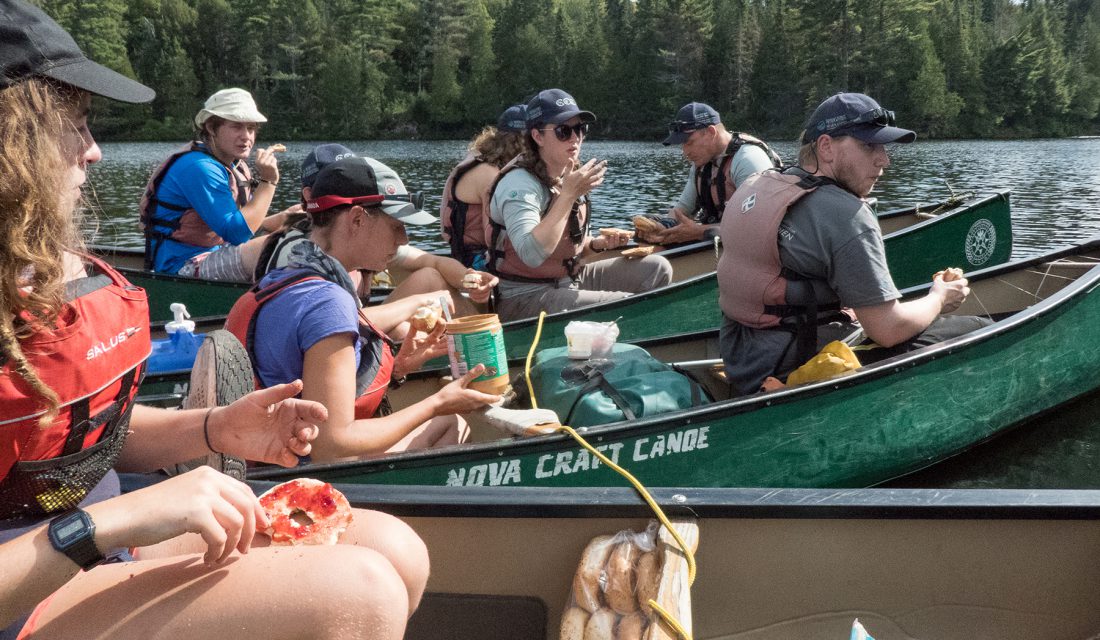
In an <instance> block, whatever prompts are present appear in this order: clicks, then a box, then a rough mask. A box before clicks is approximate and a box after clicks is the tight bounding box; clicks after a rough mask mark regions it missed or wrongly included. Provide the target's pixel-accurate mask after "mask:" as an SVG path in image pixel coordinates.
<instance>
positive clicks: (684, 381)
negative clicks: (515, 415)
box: [531, 344, 705, 427]
mask: <svg viewBox="0 0 1100 640" xmlns="http://www.w3.org/2000/svg"><path fill="white" fill-rule="evenodd" d="M566 351H567V348H566V347H559V348H556V349H546V350H544V351H541V352H539V353H538V354H537V355H536V356H535V359H534V362H533V363H532V365H531V386H532V388H533V389H534V391H535V398H536V400H537V401H538V406H539V407H544V408H547V409H553V410H554V411H555V412H556V413H557V414H558V417H559V418H560V419H561V421H562V424H566V425H569V426H571V427H590V426H593V425H598V424H607V423H610V422H618V421H620V420H634V419H636V418H643V417H648V416H654V415H658V414H661V413H667V412H669V411H676V410H678V409H687V408H690V407H694V406H698V405H700V404H702V403H703V401H704V397H705V392H704V390H703V388H702V387H701V386H700V385H699V384H698V383H696V382H695V381H694V380H692V379H691V378H689V377H688V376H686V375H684V374H683V373H680V372H679V371H676V370H675V369H673V368H672V367H671V366H670V365H667V364H665V363H663V362H661V361H659V360H657V359H656V358H654V357H653V356H651V355H649V353H648V352H646V350H645V349H642V348H641V347H636V346H634V345H630V344H616V345H615V346H614V348H613V350H612V353H611V357H610V358H607V359H606V360H571V359H570V358H569V357H568V356H566Z"/></svg>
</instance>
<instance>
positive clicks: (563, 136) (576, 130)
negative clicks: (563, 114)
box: [552, 122, 588, 142]
mask: <svg viewBox="0 0 1100 640" xmlns="http://www.w3.org/2000/svg"><path fill="white" fill-rule="evenodd" d="M552 131H553V132H554V136H556V137H557V139H558V140H561V141H562V142H565V141H566V140H568V139H570V138H572V137H573V134H576V135H577V137H578V138H584V137H585V136H587V135H588V123H587V122H581V123H578V124H575V125H573V126H569V125H567V124H559V125H558V126H556V127H554V128H553V129H552Z"/></svg>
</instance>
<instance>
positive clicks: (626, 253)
mask: <svg viewBox="0 0 1100 640" xmlns="http://www.w3.org/2000/svg"><path fill="white" fill-rule="evenodd" d="M656 250H657V245H655V244H650V245H646V246H644V247H632V248H630V249H623V250H622V252H621V253H620V254H619V255H621V256H622V257H624V258H644V257H646V256H648V255H649V254H651V253H653V252H654V251H656Z"/></svg>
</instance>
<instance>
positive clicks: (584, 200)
mask: <svg viewBox="0 0 1100 640" xmlns="http://www.w3.org/2000/svg"><path fill="white" fill-rule="evenodd" d="M522 157H523V156H517V157H516V158H514V159H513V160H512V161H511V162H509V163H508V164H506V165H505V166H504V168H503V169H501V170H500V173H499V174H498V175H497V177H496V179H495V180H493V184H492V186H491V187H490V188H489V193H490V194H492V193H495V192H496V189H497V185H499V184H500V181H501V179H502V178H504V176H505V175H507V174H508V173H509V172H511V171H513V170H515V169H518V168H520V167H519V166H518V164H517V161H519V160H520V159H521V158H522ZM557 197H558V194H557V191H556V190H555V189H551V190H550V200H549V202H547V203H546V206H545V207H543V209H542V211H540V212H539V216H540V217H546V213H547V212H548V211H550V209H551V207H553V206H554V200H555V199H556V198H557ZM486 213H488V212H486ZM591 213H592V212H591V207H590V204H589V199H588V196H587V195H585V196H581V197H580V198H578V199H577V200H576V201H575V202H574V203H573V208H572V210H571V211H570V212H569V224H568V225H567V227H566V232H565V233H564V234H562V237H561V239H560V240H558V244H557V246H555V247H554V250H553V251H552V252H551V253H550V255H549V257H547V258H546V260H544V261H543V263H542V264H540V265H538V266H537V267H531V266H528V265H527V264H526V263H525V262H524V261H523V260H521V259H520V257H519V254H518V253H516V248H515V247H514V246H513V245H512V240H511V239H510V238H509V237H508V233H507V230H506V229H505V227H504V225H503V224H501V223H499V222H497V221H496V220H493V219H492V216H488V215H487V216H486V219H488V220H489V224H490V225H491V227H492V247H493V250H492V256H491V259H490V260H489V265H488V271H489V272H490V273H492V274H493V275H495V276H498V277H500V278H502V279H504V280H513V281H516V282H545V283H555V282H558V281H559V280H561V279H562V278H573V277H575V276H576V275H577V273H579V272H580V268H581V265H580V260H579V257H580V254H581V251H582V250H583V249H584V242H585V239H586V238H587V237H588V229H589V224H590V222H591V219H592V218H591Z"/></svg>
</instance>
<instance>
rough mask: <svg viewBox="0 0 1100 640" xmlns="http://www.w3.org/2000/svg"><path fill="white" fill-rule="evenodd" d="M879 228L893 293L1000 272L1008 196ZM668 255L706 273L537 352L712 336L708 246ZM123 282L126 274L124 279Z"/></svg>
mask: <svg viewBox="0 0 1100 640" xmlns="http://www.w3.org/2000/svg"><path fill="white" fill-rule="evenodd" d="M880 220H882V221H883V222H882V225H883V227H884V229H889V230H890V231H891V232H890V233H888V234H887V235H886V236H885V245H886V253H887V259H888V260H889V263H890V272H891V275H892V276H893V277H894V281H895V282H896V283H897V286H898V287H899V288H906V287H910V286H914V285H917V284H920V283H926V282H929V281H930V280H931V277H932V274H933V273H935V272H936V271H939V270H940V269H943V268H945V267H948V266H957V267H961V268H963V270H964V271H972V270H973V269H975V268H978V267H980V266H988V265H995V264H1000V263H1003V262H1004V261H1005V260H1008V258H1009V256H1010V255H1011V253H1012V220H1011V215H1010V207H1009V194H1008V192H1007V191H1005V192H1000V193H995V194H993V195H988V196H985V197H981V198H973V199H955V200H952V201H949V202H945V203H940V204H938V205H932V206H930V208H929V207H912V208H908V209H901V210H897V211H893V212H888V213H885V214H882V215H881V216H880ZM668 255H670V259H672V260H673V265H674V272H675V273H679V272H681V271H691V270H693V269H694V270H697V269H699V268H700V266H701V265H702V264H703V263H704V262H708V261H709V269H708V271H707V272H704V273H702V274H699V275H693V276H692V277H690V278H688V279H686V280H683V281H681V282H677V283H674V284H671V285H669V286H667V287H662V288H660V289H656V290H654V291H650V292H648V293H643V294H638V295H635V296H631V297H629V298H625V299H623V300H617V301H614V302H607V303H603V304H598V305H591V306H587V307H584V308H581V309H575V310H572V311H565V312H561V313H555V314H552V315H549V316H547V317H546V320H545V322H544V324H543V330H542V336H541V339H540V346H542V347H543V348H549V347H557V346H563V345H565V326H566V325H567V324H569V323H570V322H572V321H574V320H590V321H597V322H606V321H610V320H618V324H619V330H620V336H621V338H620V339H621V341H624V342H631V343H638V342H639V341H646V340H650V339H656V338H662V337H668V336H674V335H679V334H683V333H690V332H696V331H706V330H711V329H717V328H718V327H719V326H720V325H721V321H722V317H721V315H722V314H721V312H720V311H719V310H718V305H717V300H718V279H717V276H716V274H715V273H714V270H713V269H714V260H715V258H714V250H713V248H712V247H711V245H710V244H709V243H695V244H692V245H685V246H681V247H676V248H674V249H670V250H668ZM127 276H128V277H130V276H131V274H130V273H129V272H127ZM158 277H169V278H176V280H180V279H181V278H178V277H176V276H158ZM238 286H239V285H238ZM668 309H691V310H692V313H680V314H672V315H670V314H669V313H668ZM192 315H198V314H196V313H192ZM670 318H671V320H670ZM215 320H216V322H214V323H212V324H208V325H207V326H206V327H205V328H201V327H200V328H199V329H197V331H202V330H210V329H215V328H220V327H221V326H222V324H223V322H224V320H223V319H222V318H216V319H215ZM536 325H537V319H528V320H517V321H514V322H508V323H504V325H503V330H504V340H505V350H506V351H507V353H508V354H509V355H510V356H512V357H516V356H521V355H524V354H526V353H527V350H528V349H529V348H530V345H531V342H532V341H533V340H534V337H535V327H536ZM435 364H439V362H436V363H435ZM187 378H188V371H174V372H160V373H157V374H150V375H148V376H147V377H146V381H145V383H144V384H143V386H142V394H143V395H144V396H146V397H154V398H153V399H154V401H155V402H157V403H158V404H159V403H164V404H168V405H171V404H173V403H178V402H179V400H180V398H182V396H184V395H186V393H187Z"/></svg>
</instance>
